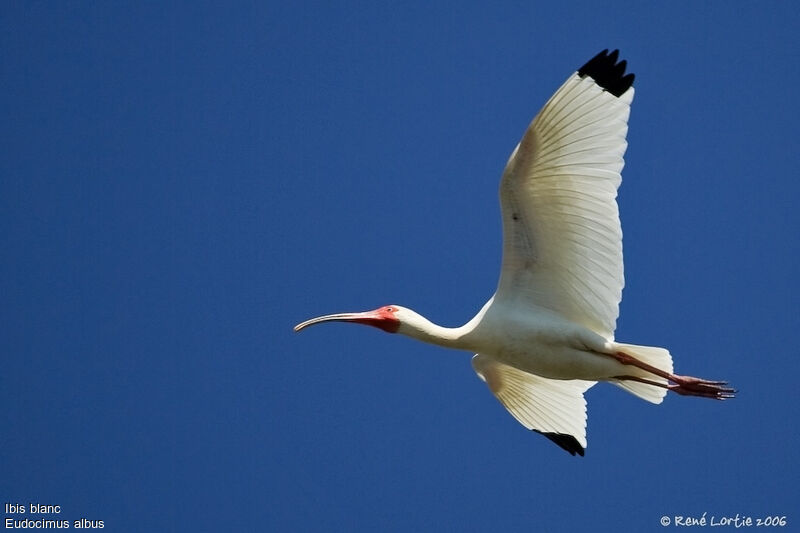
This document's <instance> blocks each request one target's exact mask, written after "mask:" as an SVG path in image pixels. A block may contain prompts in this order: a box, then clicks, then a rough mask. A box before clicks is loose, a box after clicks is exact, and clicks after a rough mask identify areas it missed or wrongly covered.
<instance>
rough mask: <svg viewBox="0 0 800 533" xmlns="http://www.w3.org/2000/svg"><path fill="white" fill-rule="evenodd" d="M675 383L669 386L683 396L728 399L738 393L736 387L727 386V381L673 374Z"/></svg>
mask: <svg viewBox="0 0 800 533" xmlns="http://www.w3.org/2000/svg"><path fill="white" fill-rule="evenodd" d="M673 377H674V379H672V378H670V381H673V382H674V383H675V384H674V385H669V386H668V387H667V388H668V389H669V390H671V391H672V392H677V393H678V394H680V395H681V396H700V397H701V398H713V399H715V400H727V399H729V398H733V397H734V396H735V395H736V389H732V388H730V387H726V386H725V385H727V384H728V382H727V381H709V380H707V379H701V378H695V377H692V376H673Z"/></svg>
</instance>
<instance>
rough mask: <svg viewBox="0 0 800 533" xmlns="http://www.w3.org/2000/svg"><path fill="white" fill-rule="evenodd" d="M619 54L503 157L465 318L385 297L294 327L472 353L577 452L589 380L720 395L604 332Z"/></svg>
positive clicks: (551, 107)
mask: <svg viewBox="0 0 800 533" xmlns="http://www.w3.org/2000/svg"><path fill="white" fill-rule="evenodd" d="M618 58H619V51H618V50H614V51H613V52H611V53H609V52H608V50H604V51H602V52H600V53H599V54H597V55H596V56H595V57H594V58H592V59H591V60H590V61H588V62H587V63H586V64H585V65H583V66H582V67H581V68H579V69H578V71H577V72H575V73H574V74H572V75H571V76H570V77H569V78H568V79H567V81H566V82H564V84H563V85H562V86H561V87H560V88H559V89H558V90H557V91H556V92H555V94H553V96H552V97H551V98H550V100H548V101H547V103H546V104H545V105H544V107H543V108H542V109H541V110H540V111H539V113H538V114H537V115H536V117H535V118H534V119H533V121H532V122H531V124H530V126H529V127H528V129H527V130H526V132H525V134H524V135H523V137H522V140H521V141H520V143H519V144H518V145H517V147H516V148H515V149H514V151H513V152H512V153H511V157H510V158H509V159H508V163H507V164H506V167H505V170H504V171H503V175H502V179H501V183H500V205H501V211H502V219H503V262H502V268H501V272H500V280H499V283H498V286H497V290H496V291H495V293H494V295H493V296H492V297H491V298H490V299H489V301H488V302H486V304H485V305H484V306H483V308H481V310H480V311H479V312H478V314H477V315H475V317H474V318H472V319H471V320H470V321H469V322H467V323H466V324H464V325H463V326H461V327H456V328H446V327H442V326H438V325H436V324H434V323H432V322H430V321H429V320H428V319H426V318H425V317H423V316H421V315H420V314H418V313H416V312H414V311H412V310H411V309H408V308H405V307H401V306H399V305H387V306H384V307H381V308H379V309H376V310H374V311H366V312H361V313H340V314H334V315H325V316H321V317H317V318H312V319H310V320H307V321H305V322H302V323H300V324H298V325H297V326H295V328H294V329H295V331H300V330H301V329H304V328H306V327H308V326H311V325H313V324H319V323H321V322H330V321H341V322H354V323H357V324H365V325H369V326H374V327H377V328H380V329H382V330H383V331H386V332H389V333H401V334H403V335H407V336H409V337H413V338H415V339H419V340H421V341H424V342H428V343H431V344H437V345H439V346H445V347H449V348H456V349H459V350H468V351H470V352H473V353H475V355H474V356H473V358H472V366H473V368H474V369H475V372H477V374H478V376H479V377H480V378H481V379H482V380H483V381H484V382H486V384H487V385H488V386H489V389H490V390H491V391H492V393H494V395H495V396H496V397H497V399H498V400H499V401H500V403H501V404H503V406H504V407H505V408H506V409H507V410H508V411H509V412H510V413H511V415H513V417H514V418H516V419H517V420H518V421H519V422H520V423H521V424H522V425H523V426H525V427H526V428H528V429H530V430H533V431H536V432H538V433H541V434H542V435H544V436H545V437H547V438H548V439H550V440H551V441H553V442H555V443H556V444H557V445H558V446H560V447H561V448H563V449H565V450H566V451H568V452H569V453H571V454H572V455H575V454H576V453H577V454H579V455H584V450H585V448H586V400H585V399H584V393H585V392H586V391H587V390H588V389H589V388H590V387H592V386H593V385H594V384H595V383H597V382H598V381H605V382H609V383H612V384H614V385H617V386H619V387H621V388H623V389H625V390H626V391H628V392H630V393H632V394H634V395H636V396H638V397H639V398H642V399H643V400H646V401H648V402H652V403H654V404H658V403H661V402H662V401H663V399H664V396H665V395H666V394H667V392H668V391H672V392H675V393H677V394H680V395H686V396H699V397H703V398H714V399H717V400H724V399H727V398H732V397H733V396H734V394H735V392H736V391H735V390H734V389H732V388H730V387H728V386H727V382H725V381H711V380H706V379H701V378H696V377H691V376H682V375H677V374H674V373H673V368H672V356H671V355H670V353H669V351H668V350H666V349H664V348H657V347H653V346H641V345H635V344H624V343H620V342H617V341H615V340H614V330H615V328H616V321H617V317H618V316H619V302H620V300H621V298H622V287H623V285H624V276H623V264H622V230H621V228H620V221H619V210H618V207H617V202H616V196H617V189H618V188H619V185H620V182H621V180H622V177H621V175H620V172H621V171H622V167H623V164H624V161H623V155H624V154H625V149H626V148H627V141H626V140H625V136H626V134H627V132H628V116H629V114H630V106H631V102H632V101H633V93H634V88H633V81H634V75H633V74H626V73H625V70H626V61H624V60H623V61H619V62H618Z"/></svg>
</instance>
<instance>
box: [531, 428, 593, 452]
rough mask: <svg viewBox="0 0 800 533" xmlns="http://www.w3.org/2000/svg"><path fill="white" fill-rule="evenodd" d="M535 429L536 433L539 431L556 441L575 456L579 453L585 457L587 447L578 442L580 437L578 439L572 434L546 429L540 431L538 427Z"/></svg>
mask: <svg viewBox="0 0 800 533" xmlns="http://www.w3.org/2000/svg"><path fill="white" fill-rule="evenodd" d="M534 431H535V432H536V433H539V434H540V435H544V436H545V437H547V438H548V439H550V440H551V441H553V442H555V443H556V444H558V445H559V446H560V447H561V448H563V449H564V450H567V451H568V452H569V453H570V455H573V456H574V455H575V454H576V453H577V454H578V455H580V456H581V457H583V453H584V451H585V448H584V447H583V446H581V445H580V443H579V442H578V439H576V438H575V437H573V436H572V435H567V434H566V433H545V432H544V431H539V430H537V429H534Z"/></svg>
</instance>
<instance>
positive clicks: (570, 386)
mask: <svg viewBox="0 0 800 533" xmlns="http://www.w3.org/2000/svg"><path fill="white" fill-rule="evenodd" d="M472 367H473V368H474V369H475V372H477V373H478V376H479V377H480V378H481V379H482V380H483V381H485V382H486V384H487V385H488V386H489V390H491V391H492V393H493V394H494V395H495V396H496V397H497V399H498V400H500V403H502V404H503V406H504V407H505V408H506V409H508V412H509V413H511V415H512V416H513V417H514V418H516V419H517V421H518V422H519V423H520V424H522V425H523V426H525V427H526V428H528V429H530V430H533V431H536V432H538V433H541V434H542V435H544V436H545V437H547V438H548V439H550V440H551V441H553V442H555V443H556V444H558V445H559V446H561V447H562V448H564V449H565V450H567V451H568V452H569V453H571V454H572V455H575V454H576V453H577V454H579V455H583V451H584V449H585V448H586V400H585V399H584V398H583V393H584V392H586V390H587V389H589V387H591V386H592V385H594V384H595V382H594V381H582V380H577V379H574V380H556V379H547V378H542V377H539V376H535V375H533V374H528V373H527V372H523V371H522V370H518V369H516V368H514V367H511V366H508V365H504V364H503V363H500V362H498V361H496V360H494V359H493V358H491V357H488V356H485V355H481V354H476V355H475V357H473V358H472Z"/></svg>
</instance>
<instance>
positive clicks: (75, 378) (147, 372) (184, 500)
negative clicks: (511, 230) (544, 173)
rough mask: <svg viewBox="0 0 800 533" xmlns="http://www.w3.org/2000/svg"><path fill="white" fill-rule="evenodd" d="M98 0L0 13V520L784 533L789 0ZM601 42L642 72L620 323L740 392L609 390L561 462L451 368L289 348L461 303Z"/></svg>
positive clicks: (789, 333)
mask: <svg viewBox="0 0 800 533" xmlns="http://www.w3.org/2000/svg"><path fill="white" fill-rule="evenodd" d="M121 4H122V3H106V2H92V3H88V2H56V3H53V2H10V3H6V4H5V5H4V7H3V8H2V12H0V50H2V53H1V54H0V96H2V98H0V135H1V136H2V139H1V141H2V142H1V143H0V145H1V146H2V156H0V247H2V256H0V257H2V260H0V295H1V297H0V298H1V299H2V305H0V347H1V348H0V352H1V353H2V355H1V356H0V364H1V365H2V371H0V500H1V501H2V503H5V502H16V503H24V504H27V503H30V502H38V503H44V504H52V505H60V506H61V509H62V512H61V514H60V515H59V516H58V518H62V519H70V520H76V519H80V518H88V519H93V520H103V521H104V524H105V530H106V531H320V530H330V531H379V530H396V531H424V530H452V531H499V530H505V531H542V530H546V531H569V530H573V531H574V530H584V531H588V530H590V529H598V530H607V531H612V530H631V531H633V530H635V531H668V530H671V529H675V528H674V527H670V528H663V527H662V526H661V525H660V524H659V520H660V518H661V517H662V516H663V515H667V516H669V517H674V515H691V516H698V517H699V516H701V515H702V513H703V512H707V513H708V517H709V518H710V516H711V515H716V516H717V517H720V516H734V515H735V514H736V513H739V514H740V515H746V516H752V517H754V518H756V517H764V516H770V515H787V516H788V520H789V522H790V525H791V526H792V529H794V528H797V527H800V512H798V510H797V509H798V506H797V503H798V499H797V488H796V486H795V484H796V482H797V480H798V479H800V466H799V465H800V461H798V445H799V444H800V435H799V434H798V420H799V419H800V416H798V415H800V413H798V410H799V409H798V405H799V402H798V384H797V376H798V373H800V353H799V350H798V346H797V343H796V341H795V339H796V337H797V333H798V331H800V313H798V308H799V307H800V290H799V287H798V277H797V272H798V267H799V266H800V265H798V254H799V253H800V239H798V230H800V214H799V213H800V210H798V208H797V198H798V195H799V194H800V185H798V168H800V160H799V159H800V155H798V154H800V152H799V151H798V150H797V139H798V119H800V114H799V113H798V109H799V107H800V106H798V99H797V87H798V85H800V79H798V78H799V77H798V70H799V69H798V63H799V62H800V61H799V51H798V50H799V49H798V45H797V28H798V27H799V26H800V7H798V4H797V3H792V2H763V3H762V2H747V3H745V2H708V3H699V2H669V3H667V2H659V3H651V2H615V3H613V7H612V4H608V5H606V6H605V7H597V6H598V4H597V3H595V2H582V3H581V2H547V3H544V2H485V3H473V2H466V3H453V2H441V3H435V4H425V3H418V4H417V5H416V6H406V5H403V4H402V3H394V2H363V3H360V4H357V3H352V2H351V3H340V4H341V7H331V5H330V4H331V3H328V2H320V3H303V2H254V3H249V2H248V3H243V2H234V3H232V4H231V3H219V4H218V5H210V4H206V3H199V2H186V3H169V4H167V5H164V4H163V3H160V2H148V3H138V2H137V3H135V4H136V5H135V6H129V7H121ZM131 4H133V3H131ZM603 48H619V49H620V50H621V52H622V56H623V57H624V58H626V59H627V60H628V62H629V66H630V70H632V71H633V72H635V73H636V76H637V77H636V85H635V86H636V89H637V92H636V98H635V101H634V104H633V110H632V115H631V119H630V132H629V137H628V140H629V149H628V153H627V156H626V167H625V169H624V171H623V185H622V188H621V190H620V198H619V201H620V210H621V214H622V224H623V231H624V234H625V237H624V247H625V261H626V265H625V266H626V279H627V284H626V288H625V291H624V294H623V301H622V306H621V318H620V320H619V322H618V329H617V338H618V339H619V340H621V341H627V342H635V343H642V344H653V345H663V346H666V347H669V348H670V350H671V351H672V353H673V355H674V358H675V362H676V369H677V371H678V372H679V373H686V374H692V375H699V376H704V377H710V378H725V379H729V380H731V382H733V383H734V384H735V385H736V386H737V387H738V388H739V389H740V391H741V392H740V395H739V398H737V399H736V400H734V401H730V402H727V403H722V402H712V401H705V400H702V399H695V398H682V397H669V398H668V399H667V401H665V403H664V404H662V405H660V406H652V405H650V404H647V403H645V402H643V401H641V400H638V399H636V398H634V397H633V396H631V395H629V394H626V393H624V392H623V391H621V390H618V389H616V388H615V387H611V386H609V385H602V384H601V385H598V386H596V387H594V388H593V389H592V390H591V391H589V393H588V394H587V398H588V401H589V425H588V441H589V446H588V448H587V450H586V457H584V458H579V457H571V456H569V455H568V454H566V453H565V452H564V451H562V450H560V449H559V448H557V447H556V446H554V445H553V444H551V443H550V442H548V441H547V440H546V439H544V438H542V437H540V436H538V435H534V434H531V433H529V432H527V431H525V430H524V429H523V428H522V427H521V426H520V425H519V424H517V423H516V422H515V421H514V420H513V419H512V418H511V417H510V416H509V415H508V414H507V413H506V412H505V410H504V409H503V408H502V407H501V406H500V404H499V403H497V402H496V400H495V399H494V398H493V397H492V396H491V394H490V392H489V391H488V390H487V389H486V387H485V385H484V384H483V383H481V382H480V381H479V380H478V378H477V377H476V376H475V375H474V373H473V371H472V369H471V367H470V364H469V358H470V354H467V353H459V352H450V351H447V350H444V349H439V348H436V347H432V346H427V345H423V344H420V343H417V342H415V341H412V340H410V339H406V338H400V337H396V336H389V335H386V334H384V333H382V332H380V331H378V330H372V329H368V328H361V327H356V326H346V325H330V326H320V327H318V328H314V329H312V330H309V331H307V332H303V333H302V334H294V333H293V332H292V329H291V328H292V326H293V325H294V324H295V323H297V322H299V321H300V320H303V319H305V318H308V317H310V316H315V315H318V314H323V313H329V312H337V311H355V310H364V309H372V308H375V307H378V306H380V305H383V304H387V303H399V304H401V305H407V306H409V307H412V308H415V309H417V310H418V311H420V312H421V313H423V314H425V315H427V316H428V317H430V318H431V319H432V320H434V321H437V322H439V323H441V324H444V325H458V324H461V323H463V322H464V321H466V320H467V319H469V318H470V317H471V316H472V315H473V314H474V313H475V312H476V311H477V310H478V309H479V308H480V306H481V305H482V304H483V303H484V302H485V300H486V299H487V298H488V297H489V296H490V295H491V294H492V292H493V290H494V288H495V283H496V281H497V276H498V268H499V263H500V219H499V206H498V200H497V186H498V181H499V177H500V172H501V170H502V167H503V165H504V163H505V161H506V159H507V157H508V155H509V153H510V151H511V150H512V148H513V147H514V145H515V143H516V142H517V141H518V139H519V137H520V136H521V134H522V132H523V130H524V129H525V127H526V125H527V124H528V122H529V121H530V119H531V118H532V117H533V116H534V114H535V113H536V111H537V110H538V109H539V107H540V106H541V105H542V104H543V103H544V102H545V100H546V99H547V98H548V97H549V96H550V95H551V94H552V92H553V91H554V90H555V89H556V88H557V87H558V86H559V85H560V84H561V83H562V82H563V81H564V80H565V79H566V78H567V76H569V75H570V74H571V73H572V72H573V71H574V70H575V69H576V68H577V67H579V66H580V65H581V64H582V63H583V62H585V61H586V60H587V59H589V58H590V57H592V56H593V55H594V54H595V53H597V52H598V51H600V50H602V49H603ZM7 516H9V515H7V514H3V515H2V518H6V517H7ZM26 516H28V517H30V515H26ZM51 517H52V516H51ZM721 530H725V528H722V529H717V530H716V531H721Z"/></svg>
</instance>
